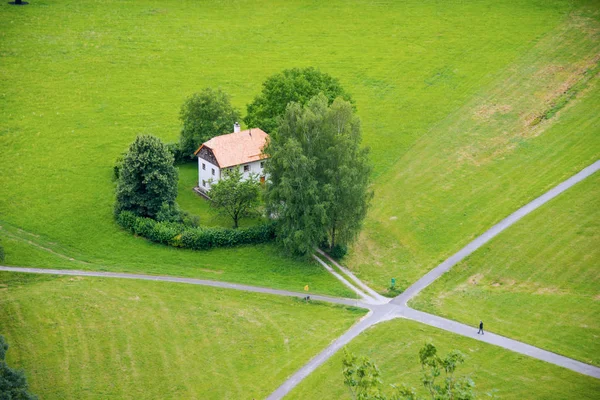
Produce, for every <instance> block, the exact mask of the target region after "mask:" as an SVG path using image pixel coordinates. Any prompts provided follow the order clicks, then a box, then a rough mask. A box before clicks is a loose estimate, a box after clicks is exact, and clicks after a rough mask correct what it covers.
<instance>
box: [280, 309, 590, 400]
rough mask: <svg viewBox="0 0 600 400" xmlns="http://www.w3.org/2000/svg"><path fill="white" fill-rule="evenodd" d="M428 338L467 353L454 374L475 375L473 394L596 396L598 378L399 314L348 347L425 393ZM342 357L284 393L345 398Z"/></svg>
mask: <svg viewBox="0 0 600 400" xmlns="http://www.w3.org/2000/svg"><path fill="white" fill-rule="evenodd" d="M474 329H476V328H475V327H474ZM428 342H431V343H433V344H435V346H436V347H437V349H438V352H439V354H441V355H445V354H447V353H448V352H449V351H450V350H454V349H457V350H460V351H461V352H463V353H464V354H465V355H466V362H465V364H464V365H462V366H460V367H459V368H458V372H457V373H456V374H458V375H465V374H467V375H469V376H470V377H471V378H472V379H473V380H474V381H475V384H476V386H475V391H476V392H477V394H478V398H479V397H481V398H486V394H487V393H490V392H492V391H493V390H496V391H495V392H494V394H495V395H496V396H497V397H498V398H501V399H506V400H508V399H557V400H558V399H560V400H563V399H574V400H575V399H595V398H597V393H598V391H599V390H600V380H598V379H595V378H592V377H589V376H585V375H581V374H578V373H576V372H573V371H570V370H568V369H565V368H561V367H558V366H555V365H552V364H548V363H545V362H543V361H539V360H535V359H532V358H529V357H526V356H523V355H521V354H517V353H513V352H511V351H509V350H505V349H502V348H499V347H496V346H493V345H489V344H486V343H482V342H479V341H475V340H472V339H469V338H465V337H463V336H459V335H455V334H452V333H449V332H447V331H442V330H440V329H436V328H432V327H429V326H426V325H422V324H419V323H418V322H414V321H408V320H402V319H400V320H394V321H390V322H385V323H382V324H379V325H376V326H374V327H372V328H370V329H369V330H367V331H366V332H364V333H363V334H361V335H360V336H359V337H357V338H356V339H355V340H353V341H352V342H350V344H349V345H348V350H350V351H351V352H353V353H355V354H357V355H365V356H368V357H370V358H372V359H373V360H374V361H375V362H376V363H377V365H378V366H379V368H380V369H381V371H382V379H383V381H384V382H385V384H393V383H398V384H401V383H405V384H407V385H408V386H411V387H414V388H415V389H417V391H418V393H419V394H420V395H422V396H427V395H428V394H429V393H428V392H427V391H426V390H425V389H424V388H423V386H422V378H421V376H422V373H421V366H420V364H419V350H420V349H421V347H423V345H424V344H425V343H428ZM342 358H343V354H342V353H341V352H340V353H338V354H336V355H335V356H333V357H332V358H331V359H330V360H329V361H328V362H327V363H325V364H324V365H323V366H321V367H320V368H319V369H317V370H316V371H315V372H314V373H313V374H312V375H310V376H309V377H308V378H307V379H306V380H304V381H303V382H302V383H300V385H298V386H297V387H296V388H295V389H294V390H293V391H292V392H291V393H290V394H289V395H288V396H286V397H285V399H286V400H293V399H302V400H319V399H345V398H349V394H348V389H347V388H346V387H345V386H344V384H343V376H342ZM388 388H389V387H388Z"/></svg>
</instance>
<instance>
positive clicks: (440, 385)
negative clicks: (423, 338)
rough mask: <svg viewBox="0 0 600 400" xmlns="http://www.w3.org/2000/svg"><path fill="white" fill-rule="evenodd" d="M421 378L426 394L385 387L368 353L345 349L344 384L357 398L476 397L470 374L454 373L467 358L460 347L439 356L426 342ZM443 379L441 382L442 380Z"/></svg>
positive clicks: (458, 399)
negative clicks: (361, 354) (357, 353)
mask: <svg viewBox="0 0 600 400" xmlns="http://www.w3.org/2000/svg"><path fill="white" fill-rule="evenodd" d="M419 361H420V363H421V371H422V382H423V386H424V387H425V389H426V390H427V392H428V396H427V397H422V396H419V395H418V394H417V392H416V391H415V390H414V389H413V388H409V387H408V386H406V385H404V384H402V385H389V390H385V388H384V384H383V380H382V379H381V372H380V370H379V368H378V367H377V364H375V362H374V361H373V360H371V359H369V358H367V357H357V356H356V355H354V354H352V353H350V352H348V351H347V350H346V349H344V360H343V366H342V368H343V369H342V374H343V376H344V385H345V386H346V387H347V388H348V390H349V392H350V395H351V397H352V399H354V400H425V399H426V398H430V399H431V400H474V399H476V394H475V391H474V388H475V384H474V383H473V381H472V380H471V378H469V377H468V376H462V377H456V376H455V375H454V373H455V372H456V369H457V368H458V366H459V365H461V364H463V363H464V361H465V356H464V355H463V354H462V353H461V352H460V351H458V350H452V351H451V352H450V353H448V355H446V357H443V358H442V357H440V356H438V354H437V349H436V347H435V346H434V345H433V344H430V343H428V344H425V345H424V346H423V348H421V350H420V351H419ZM440 380H441V381H442V382H440Z"/></svg>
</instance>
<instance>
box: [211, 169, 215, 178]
mask: <svg viewBox="0 0 600 400" xmlns="http://www.w3.org/2000/svg"><path fill="white" fill-rule="evenodd" d="M212 174H213V176H214V175H215V169H214V168H213V169H212Z"/></svg>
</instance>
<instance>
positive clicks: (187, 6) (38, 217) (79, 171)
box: [0, 0, 591, 294]
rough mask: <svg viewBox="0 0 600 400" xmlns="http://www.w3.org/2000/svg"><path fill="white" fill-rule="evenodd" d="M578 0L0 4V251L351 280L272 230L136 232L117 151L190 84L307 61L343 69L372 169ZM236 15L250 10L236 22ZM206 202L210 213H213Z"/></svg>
mask: <svg viewBox="0 0 600 400" xmlns="http://www.w3.org/2000/svg"><path fill="white" fill-rule="evenodd" d="M590 4H591V3H590ZM582 7H583V8H585V7H588V8H589V6H585V5H584V6H581V5H580V3H579V2H577V3H576V5H575V6H573V5H572V3H571V2H570V1H566V0H565V1H557V2H555V3H552V4H547V2H544V1H539V2H532V1H526V0H523V1H515V2H511V3H510V4H508V3H507V4H497V3H495V2H492V1H489V0H482V1H474V2H462V1H455V2H452V3H448V2H446V3H445V4H444V5H441V4H438V3H435V2H420V1H419V2H416V1H415V2H402V3H397V2H388V3H386V2H379V3H370V2H366V3H363V2H351V3H349V2H343V1H337V2H334V3H328V4H324V3H320V2H315V1H306V2H298V3H290V2H283V1H281V2H279V3H275V4H273V3H272V2H269V3H268V4H267V3H266V2H260V1H259V2H244V1H240V2H234V3H210V4H204V3H199V2H195V1H184V2H178V3H177V5H176V6H175V5H170V4H167V3H164V2H159V1H136V2H128V3H123V2H116V1H112V2H111V1H107V2H101V3H97V2H75V1H65V2H59V3H50V2H32V3H31V4H30V5H29V6H27V7H11V6H9V5H7V4H3V5H2V6H0V19H1V20H2V21H3V22H5V23H4V24H3V30H2V34H1V36H0V56H1V57H2V62H1V63H0V84H1V85H2V91H1V93H0V104H1V107H0V152H1V153H2V155H3V156H2V157H1V158H0V171H2V174H0V187H2V194H3V195H2V196H1V197H0V225H2V226H3V230H1V231H0V235H2V237H3V238H4V239H5V241H6V242H7V243H6V245H7V254H8V256H9V257H7V261H6V263H8V264H12V265H38V266H46V265H48V264H49V263H50V261H49V258H44V259H43V260H39V261H37V260H34V263H33V264H31V257H29V256H25V257H24V258H21V257H20V256H19V257H16V255H17V254H22V253H23V251H21V250H18V251H17V250H16V249H15V248H14V242H15V241H17V240H19V238H20V240H21V241H22V242H23V243H29V241H33V242H36V243H37V245H39V246H41V247H45V248H48V249H51V250H52V251H55V252H57V253H61V254H63V255H65V256H66V257H67V258H74V259H76V260H81V261H83V262H85V263H87V264H85V265H86V266H87V267H88V268H94V269H107V270H127V271H130V270H135V271H142V272H150V273H169V274H176V275H185V276H199V277H205V278H208V277H212V278H213V279H223V280H230V281H237V282H244V283H248V282H254V283H255V284H262V285H273V286H277V287H284V288H296V287H302V286H304V284H306V283H307V282H306V281H307V280H308V278H310V279H317V278H318V281H319V282H318V283H317V284H315V290H317V291H320V292H326V293H331V294H336V293H337V294H339V293H341V292H343V291H345V289H344V288H343V287H341V285H338V284H337V282H335V281H334V280H333V279H332V278H330V277H329V276H327V275H326V274H323V275H322V276H321V275H320V274H322V272H321V271H320V270H319V268H318V266H316V265H314V264H307V263H305V262H298V261H294V260H289V259H287V258H286V257H285V256H283V255H281V254H279V253H278V252H277V251H276V250H275V249H274V248H273V247H272V246H264V247H262V246H261V247H257V248H250V247H246V248H237V249H224V250H218V251H211V252H204V253H197V252H184V251H180V250H173V249H169V248H166V247H163V246H156V245H153V244H150V243H148V242H146V241H145V240H143V239H140V238H134V237H131V236H130V235H129V234H127V233H125V232H123V231H121V230H120V229H119V228H118V227H117V226H116V224H115V223H114V221H113V219H112V204H113V189H114V188H113V183H112V182H111V180H110V175H111V167H112V165H113V163H114V160H115V159H116V157H117V156H118V155H119V154H120V153H121V152H122V151H123V150H124V149H126V147H127V145H128V144H129V143H130V142H131V141H132V140H133V138H134V137H135V135H137V134H140V133H152V134H155V135H158V136H160V137H161V138H163V139H164V140H166V141H173V140H176V138H177V136H178V133H179V121H178V120H177V116H178V111H179V107H180V105H181V104H182V102H183V100H184V99H185V98H186V97H187V96H188V95H190V94H191V93H193V92H194V91H197V90H199V89H201V88H203V87H205V86H218V87H222V88H223V89H225V90H226V91H228V92H229V93H231V95H232V99H233V102H234V104H235V105H237V106H238V107H240V108H242V109H243V107H244V106H245V104H246V103H248V102H249V101H250V100H251V99H252V98H253V96H255V95H256V94H257V93H258V91H259V89H260V85H261V83H262V81H263V80H264V79H265V78H266V77H267V76H269V75H271V74H273V73H275V72H278V71H281V70H282V69H284V68H290V67H303V66H308V65H312V66H315V67H318V68H321V69H322V70H323V71H325V72H328V73H331V74H332V75H334V76H336V77H338V78H339V79H340V81H341V83H342V85H344V87H345V88H346V89H347V90H348V91H349V92H350V93H352V94H353V96H354V97H355V99H356V103H357V107H358V110H359V113H360V116H361V118H362V120H363V126H364V131H365V134H364V136H365V143H366V144H367V145H369V146H371V148H372V150H373V151H372V155H373V162H374V164H375V172H376V176H378V182H381V183H384V182H386V181H387V180H388V176H387V175H385V174H386V173H388V174H389V173H391V172H389V171H396V170H397V168H398V164H397V160H399V159H400V158H401V157H402V156H403V155H405V154H407V152H409V150H410V149H411V148H412V146H413V145H415V143H416V142H417V140H418V138H420V137H422V136H423V135H426V134H427V132H430V131H431V129H432V127H434V126H437V124H439V123H440V122H441V121H444V118H446V116H448V115H450V114H452V113H455V112H457V110H460V109H461V107H463V106H464V104H466V103H467V102H468V101H470V99H471V98H472V97H473V96H474V95H476V94H478V93H480V92H481V90H482V89H481V88H483V87H488V86H489V85H490V84H492V83H493V82H495V81H496V79H497V75H498V74H499V73H501V72H502V71H504V70H505V69H506V68H509V67H510V65H511V63H512V62H514V61H515V60H518V59H519V58H520V57H522V56H523V54H526V53H527V51H528V50H530V49H531V48H533V47H534V46H535V44H536V42H537V41H538V40H540V38H542V37H544V35H546V34H548V32H550V31H552V29H554V28H555V27H556V26H558V25H560V24H561V23H562V22H563V21H564V20H565V19H566V18H567V16H568V14H569V12H570V11H571V10H572V9H573V8H575V9H579V8H582ZM332 10H335V13H334V14H332V12H333V11H332ZM332 15H335V20H336V23H335V24H334V25H333V26H332V24H331V17H332ZM515 16H518V17H515ZM238 25H239V26H243V27H245V28H248V27H252V28H251V29H244V30H240V29H233V30H232V29H231V27H232V26H238ZM467 28H468V32H469V34H468V35H467V34H465V29H467ZM242 32H243V34H242ZM429 136H430V135H429ZM183 172H184V173H183V174H182V175H186V176H188V177H189V176H190V175H187V173H191V171H189V170H186V171H183ZM192 182H193V181H192ZM378 185H379V184H378ZM376 191H377V192H378V193H380V194H378V195H377V196H378V197H376V199H375V205H376V206H375V207H374V210H373V213H372V215H373V216H372V217H370V220H369V221H370V222H369V223H368V230H367V231H366V232H367V233H368V234H369V235H371V233H374V235H373V236H375V237H374V238H373V239H372V240H377V236H379V237H380V236H381V234H380V232H381V231H375V232H373V230H372V226H373V224H374V221H377V218H378V217H377V215H378V211H377V207H379V206H377V204H382V203H383V202H386V201H387V198H386V196H385V194H384V191H383V189H381V188H380V187H379V186H378V187H376ZM184 192H185V190H184ZM192 200H196V199H192V198H191V193H185V194H181V195H180V201H181V203H182V204H183V205H184V208H186V209H194V210H196V209H199V210H200V211H203V210H205V208H206V207H205V205H198V207H194V206H193V205H191V204H190V202H191V201H192ZM197 200H200V199H197ZM199 204H200V203H199ZM493 214H494V215H496V214H497V213H495V212H494V213H493ZM201 218H202V220H203V221H205V222H206V223H207V224H212V223H213V222H214V223H220V222H218V220H217V221H216V222H215V220H213V218H212V217H211V216H210V215H209V214H205V215H201ZM406 222H407V223H409V222H410V221H406ZM409 225H410V224H409ZM8 231H10V232H9V234H10V235H11V236H10V238H7V236H8V234H7V233H6V232H8ZM17 237H18V238H17ZM370 240H371V239H370ZM362 244H364V242H363V243H362ZM357 248H360V247H357ZM431 254H432V253H431ZM436 254H437V253H436ZM376 256H377V255H376V254H374V257H376ZM353 259H356V257H354V258H353ZM26 261H27V263H26ZM376 262H379V259H376ZM50 264H51V265H48V266H54V267H69V266H70V264H69V263H64V262H60V263H58V264H54V263H50ZM351 264H352V265H353V266H356V265H358V263H357V262H354V263H351ZM361 272H362V271H361ZM417 273H418V271H416V270H415V275H416V274H417ZM307 275H308V276H307ZM381 275H382V276H385V277H386V279H387V275H390V274H389V273H387V272H383V273H382V274H381ZM398 278H399V279H400V278H402V277H400V276H398ZM373 281H375V283H376V285H378V286H381V285H382V283H381V281H378V280H377V279H373Z"/></svg>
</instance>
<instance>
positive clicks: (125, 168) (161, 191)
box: [115, 135, 178, 218]
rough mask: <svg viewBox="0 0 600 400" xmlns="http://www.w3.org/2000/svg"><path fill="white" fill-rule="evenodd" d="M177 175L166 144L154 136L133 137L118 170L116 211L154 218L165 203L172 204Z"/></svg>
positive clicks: (163, 207)
mask: <svg viewBox="0 0 600 400" xmlns="http://www.w3.org/2000/svg"><path fill="white" fill-rule="evenodd" d="M177 178H178V172H177V169H176V168H175V166H174V165H173V155H172V154H171V152H170V151H169V150H168V149H167V146H166V145H165V144H164V143H163V142H162V141H161V140H160V139H159V138H157V137H155V136H151V135H140V136H138V137H136V139H135V140H134V141H133V143H132V144H131V145H130V146H129V150H128V151H127V153H126V154H125V157H124V158H123V165H122V167H121V168H120V170H119V180H118V181H117V196H116V197H117V201H116V205H115V211H116V212H117V213H119V212H121V211H131V212H133V213H135V214H136V215H139V216H141V217H150V218H155V217H156V215H157V214H158V213H159V212H160V211H161V210H163V212H164V209H165V207H173V206H174V205H175V199H176V197H177Z"/></svg>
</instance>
